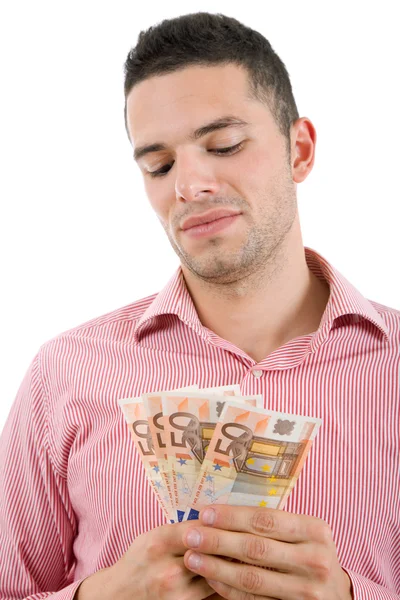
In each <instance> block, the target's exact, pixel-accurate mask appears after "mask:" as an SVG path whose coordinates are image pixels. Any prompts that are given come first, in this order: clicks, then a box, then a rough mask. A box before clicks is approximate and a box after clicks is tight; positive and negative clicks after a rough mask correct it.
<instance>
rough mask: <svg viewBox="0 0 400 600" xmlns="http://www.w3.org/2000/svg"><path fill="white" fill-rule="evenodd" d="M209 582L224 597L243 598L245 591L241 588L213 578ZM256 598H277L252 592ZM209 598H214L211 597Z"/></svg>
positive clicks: (263, 599) (265, 599)
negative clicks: (237, 588) (238, 588)
mask: <svg viewBox="0 0 400 600" xmlns="http://www.w3.org/2000/svg"><path fill="white" fill-rule="evenodd" d="M206 581H207V582H208V584H209V585H210V586H211V587H212V588H213V589H214V590H215V591H216V592H217V593H218V594H219V595H220V596H222V597H223V598H229V600H243V592H241V591H240V590H236V589H235V588H233V587H232V586H230V585H227V584H226V583H221V582H220V581H212V580H211V579H207V580H206ZM252 597H253V598H254V600H276V598H272V596H256V595H254V594H252ZM208 600H212V599H211V598H209V599H208Z"/></svg>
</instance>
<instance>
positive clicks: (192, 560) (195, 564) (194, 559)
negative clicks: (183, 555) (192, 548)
mask: <svg viewBox="0 0 400 600" xmlns="http://www.w3.org/2000/svg"><path fill="white" fill-rule="evenodd" d="M200 562H201V558H200V556H199V554H196V553H195V552H193V553H192V554H191V555H190V556H189V558H188V564H189V567H190V568H191V569H198V568H199V566H200Z"/></svg>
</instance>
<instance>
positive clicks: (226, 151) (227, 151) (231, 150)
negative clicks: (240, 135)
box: [147, 142, 243, 177]
mask: <svg viewBox="0 0 400 600" xmlns="http://www.w3.org/2000/svg"><path fill="white" fill-rule="evenodd" d="M242 148H243V142H239V144H236V145H235V146H229V147H228V148H215V149H214V150H210V152H214V153H215V154H217V156H230V155H231V154H236V152H239V150H241V149H242ZM173 164H174V163H172V165H173ZM172 165H169V164H166V165H164V166H162V167H161V169H158V170H157V171H147V173H148V174H149V175H150V177H163V176H164V175H167V174H168V173H169V170H168V171H163V170H162V169H165V168H166V167H172Z"/></svg>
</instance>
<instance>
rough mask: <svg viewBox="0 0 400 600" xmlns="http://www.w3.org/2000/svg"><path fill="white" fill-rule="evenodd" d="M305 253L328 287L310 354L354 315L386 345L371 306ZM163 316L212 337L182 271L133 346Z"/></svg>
mask: <svg viewBox="0 0 400 600" xmlns="http://www.w3.org/2000/svg"><path fill="white" fill-rule="evenodd" d="M304 252H305V258H306V262H307V265H308V268H309V269H310V270H311V271H312V272H313V273H314V275H316V276H317V277H319V278H320V279H325V281H327V283H328V284H329V287H330V296H329V300H328V303H327V305H326V308H325V311H324V314H323V316H322V319H321V323H320V326H319V329H318V333H320V334H321V335H319V336H317V337H316V339H315V343H314V347H313V348H312V350H314V351H315V350H316V347H317V346H319V345H320V343H319V342H320V341H322V339H323V338H325V337H326V335H327V333H328V332H329V330H330V329H331V328H332V327H333V326H334V323H335V320H336V319H338V318H340V317H342V316H344V315H355V317H356V318H355V319H354V321H355V322H357V321H360V320H362V319H367V320H368V321H370V322H371V323H372V324H373V325H374V326H375V327H376V328H378V329H379V330H380V331H381V332H382V333H383V335H384V336H385V337H386V340H387V341H389V330H388V327H387V325H386V324H385V323H384V321H383V319H382V318H381V316H380V315H379V313H378V312H377V310H376V309H375V308H374V306H373V305H372V304H371V303H370V302H369V301H368V300H367V299H366V298H364V296H362V294H361V293H360V292H359V291H358V290H357V289H356V288H355V287H354V286H353V285H352V284H351V283H350V282H349V281H348V280H347V279H346V278H345V277H344V276H343V275H342V274H341V273H340V272H339V271H338V270H337V269H335V268H334V267H333V266H332V265H331V264H330V263H329V262H328V261H327V260H326V259H325V258H324V257H323V256H322V255H321V254H319V253H318V252H316V251H315V250H312V249H311V248H309V247H304ZM164 315H175V316H176V317H178V319H180V320H181V321H182V322H183V323H185V324H186V325H187V326H188V327H191V328H192V329H193V330H194V331H195V332H196V333H198V334H199V335H200V336H201V337H202V338H203V339H204V340H206V341H208V340H209V339H210V334H211V335H212V332H211V331H210V330H209V329H207V328H206V327H204V325H202V323H201V321H200V319H199V316H198V314H197V311H196V308H195V306H194V303H193V300H192V298H191V296H190V294H189V291H188V289H187V287H186V284H185V279H184V276H183V272H182V269H181V267H178V269H177V270H176V272H175V274H174V275H173V277H171V279H170V280H169V282H168V283H167V285H166V286H165V287H164V289H163V290H161V292H160V293H159V294H157V295H156V297H155V298H154V300H153V301H152V303H151V304H150V305H149V306H148V307H147V309H146V310H145V312H144V313H143V315H142V316H141V318H140V319H139V321H138V322H137V324H136V327H135V331H134V340H135V342H139V340H140V338H141V337H142V336H143V335H145V334H146V331H149V330H152V331H154V328H157V324H156V321H157V319H159V318H160V317H162V316H164ZM357 316H358V318H357ZM360 317H361V318H360Z"/></svg>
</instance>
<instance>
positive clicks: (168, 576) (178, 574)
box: [158, 564, 184, 592]
mask: <svg viewBox="0 0 400 600" xmlns="http://www.w3.org/2000/svg"><path fill="white" fill-rule="evenodd" d="M183 575H184V570H183V567H182V565H179V564H175V565H168V566H167V567H166V568H165V569H161V572H159V574H158V587H159V589H160V591H164V592H168V591H171V590H174V589H176V587H177V583H178V581H179V580H180V579H181V578H182V577H183Z"/></svg>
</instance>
